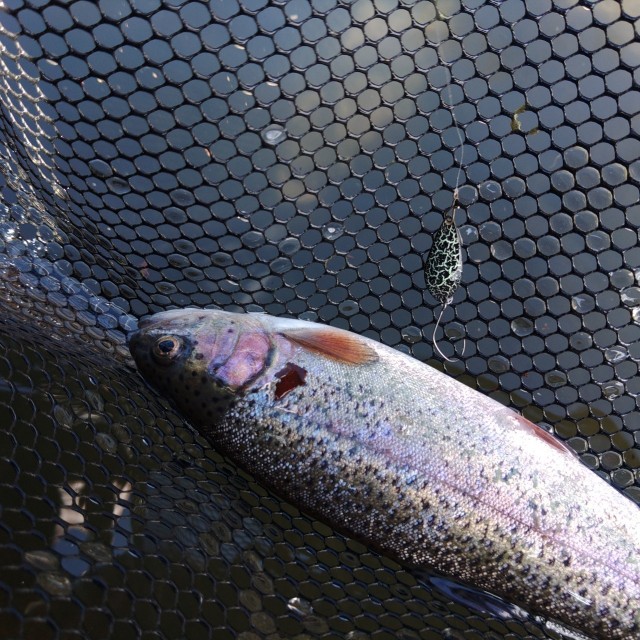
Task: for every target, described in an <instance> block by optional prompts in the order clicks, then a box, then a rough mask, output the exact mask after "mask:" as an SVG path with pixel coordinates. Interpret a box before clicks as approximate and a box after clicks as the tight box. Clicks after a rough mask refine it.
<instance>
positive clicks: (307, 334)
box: [282, 326, 378, 364]
mask: <svg viewBox="0 0 640 640" xmlns="http://www.w3.org/2000/svg"><path fill="white" fill-rule="evenodd" d="M282 335H283V336H284V337H285V338H287V339H288V340H290V341H291V342H294V343H295V344H297V345H299V346H300V347H303V348H304V349H308V350H309V351H314V352H315V353H318V354H320V355H323V356H327V357H329V358H332V359H333V360H337V361H338V362H343V363H345V364H371V363H373V362H376V361H377V360H378V354H377V353H376V351H375V349H374V348H373V347H371V346H369V345H368V344H367V343H366V342H365V341H364V339H363V338H361V337H360V336H358V335H356V334H354V333H349V332H348V331H342V330H340V329H334V328H333V327H323V326H317V327H313V326H310V327H309V328H306V327H304V328H302V327H296V328H290V329H285V330H284V331H282Z"/></svg>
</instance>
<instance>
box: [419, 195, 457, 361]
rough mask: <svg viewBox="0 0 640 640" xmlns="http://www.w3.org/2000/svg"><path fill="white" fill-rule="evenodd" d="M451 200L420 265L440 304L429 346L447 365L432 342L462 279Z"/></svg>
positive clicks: (430, 288) (428, 286)
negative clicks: (427, 252) (429, 248)
mask: <svg viewBox="0 0 640 640" xmlns="http://www.w3.org/2000/svg"><path fill="white" fill-rule="evenodd" d="M455 210H456V207H455V201H454V204H453V206H452V207H451V210H450V211H449V213H448V214H447V215H446V216H445V218H444V221H443V222H442V225H441V227H440V228H439V229H438V230H437V231H436V233H435V235H434V236H433V244H432V246H431V250H430V251H429V255H428V256H427V260H426V263H425V266H424V278H425V282H426V284H427V289H429V291H430V292H431V294H432V295H433V297H434V298H435V299H436V300H437V301H438V302H439V303H440V304H441V305H442V309H441V310H440V315H439V316H438V320H437V322H436V326H435V327H434V329H433V345H434V347H435V349H436V350H437V351H438V353H439V354H440V355H441V356H442V357H443V358H444V359H445V360H448V361H449V362H451V360H450V358H447V356H445V355H444V353H442V351H440V349H439V348H438V344H437V342H436V331H437V330H438V325H439V324H440V319H441V318H442V314H443V313H444V311H445V309H446V308H447V307H448V306H449V305H450V304H451V301H452V300H453V296H454V294H455V292H456V290H457V289H458V287H459V286H460V281H461V279H462V239H461V238H460V232H459V231H458V227H456V223H455V219H454V216H455Z"/></svg>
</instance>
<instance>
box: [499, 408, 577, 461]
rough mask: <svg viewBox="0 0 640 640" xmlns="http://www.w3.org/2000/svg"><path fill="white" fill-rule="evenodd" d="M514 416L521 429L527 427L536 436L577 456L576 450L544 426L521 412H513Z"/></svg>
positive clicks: (564, 451)
mask: <svg viewBox="0 0 640 640" xmlns="http://www.w3.org/2000/svg"><path fill="white" fill-rule="evenodd" d="M511 413H512V414H513V417H514V418H515V419H516V420H517V424H518V426H519V427H520V428H521V429H526V430H527V431H528V432H529V433H532V434H533V435H534V436H536V437H538V438H540V439H541V440H544V442H546V443H547V444H550V445H551V446H552V447H555V448H556V449H558V450H559V451H562V452H563V453H568V454H570V455H571V456H573V457H575V456H576V452H575V451H574V450H573V449H572V448H571V447H569V446H568V445H566V444H564V442H562V441H560V440H558V439H557V438H555V437H554V436H552V435H551V434H550V433H549V432H548V431H545V430H544V429H543V428H542V427H539V426H538V425H537V424H534V423H533V422H530V421H529V420H527V419H526V418H525V417H524V416H521V415H520V414H519V413H515V412H514V411H512V412H511Z"/></svg>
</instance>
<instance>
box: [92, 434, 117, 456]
mask: <svg viewBox="0 0 640 640" xmlns="http://www.w3.org/2000/svg"><path fill="white" fill-rule="evenodd" d="M95 440H96V442H97V443H98V445H99V446H100V448H101V449H103V450H104V451H106V452H107V453H115V452H116V450H117V448H118V443H117V442H116V441H115V439H114V438H112V437H111V436H110V435H109V434H107V433H99V434H97V435H96V438H95Z"/></svg>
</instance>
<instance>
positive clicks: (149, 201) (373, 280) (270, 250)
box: [0, 0, 640, 640]
mask: <svg viewBox="0 0 640 640" xmlns="http://www.w3.org/2000/svg"><path fill="white" fill-rule="evenodd" d="M1 7H2V8H1V9H0V105H1V111H0V172H1V175H0V183H1V192H2V201H1V203H0V327H1V330H2V333H1V334H0V335H1V336H2V338H1V340H0V416H1V421H0V424H1V425H2V428H1V429H0V568H1V571H0V637H2V638H36V637H37V638H71V637H86V638H92V639H93V638H106V637H118V638H121V639H122V640H124V639H125V638H138V637H143V638H152V637H153V638H177V637H180V638H189V639H192V638H193V639H196V638H209V637H215V638H216V640H218V639H219V638H220V639H224V638H241V639H242V640H253V639H254V638H272V639H275V638H300V639H302V638H305V639H306V638H349V640H362V639H364V638H377V639H382V638H392V637H393V638H443V637H444V638H455V639H459V638H463V639H465V640H466V639H469V640H475V639H476V638H477V639H480V638H482V639H490V640H495V639H498V638H514V639H515V638H545V637H549V638H557V637H559V636H558V634H557V632H556V631H554V630H553V629H550V628H548V627H547V628H543V627H541V626H540V625H537V624H534V622H533V621H528V622H523V621H522V620H519V619H511V620H509V619H507V620H503V619H500V618H499V617H492V616H490V615H482V614H479V613H476V612H475V611H474V610H473V609H470V608H468V607H466V606H464V605H463V604H460V603H456V602H453V601H451V600H450V599H449V597H448V596H447V591H446V589H438V590H432V589H431V588H430V587H429V583H428V582H427V581H426V580H424V579H423V580H421V579H420V577H419V576H414V575H412V574H411V573H409V572H408V571H406V570H405V569H403V568H401V567H399V566H398V565H396V564H395V563H393V562H391V561H389V560H387V559H385V558H383V557H381V556H379V555H377V554H376V553H374V552H372V551H370V550H368V549H366V548H365V547H363V546H362V545H361V544H359V543H357V542H355V541H353V540H349V539H347V538H344V537H343V536H340V535H338V534H336V533H334V532H333V531H331V530H330V529H328V528H327V527H326V526H324V525H323V524H321V523H318V522H315V521H313V520H311V519H309V518H307V517H305V516H304V515H302V514H300V513H299V512H298V511H297V510H296V509H295V508H293V507H292V506H290V505H287V504H285V503H283V502H282V501H280V500H279V499H278V498H277V497H275V496H273V495H271V494H270V493H269V492H267V491H266V490H264V489H263V488H262V487H260V486H259V485H257V484H256V483H255V482H254V481H253V480H252V479H251V478H250V477H249V476H247V475H246V474H244V473H241V472H239V471H238V470H237V469H236V468H235V467H234V466H232V465H230V464H229V463H228V462H227V461H225V460H224V459H223V458H222V457H221V456H219V455H218V454H217V453H216V452H215V450H213V449H212V448H211V447H210V446H209V445H208V443H207V442H206V441H204V440H203V439H202V438H201V437H200V436H198V435H197V434H196V432H195V431H194V430H192V429H191V428H190V427H189V425H187V424H185V422H184V421H183V420H182V419H181V417H180V416H179V415H178V414H177V413H176V412H175V411H174V410H173V409H172V407H171V406H170V405H169V404H168V403H167V402H166V401H165V400H164V399H162V398H159V397H158V396H157V395H156V394H154V393H153V392H152V391H151V390H150V389H149V388H148V387H147V386H146V385H145V384H144V383H143V382H142V380H141V379H140V377H139V376H138V374H137V373H136V372H135V371H134V370H133V369H132V368H131V363H130V360H129V356H128V351H127V349H126V344H125V343H126V335H127V333H128V332H129V331H130V330H132V329H134V328H135V326H136V319H137V318H139V317H141V316H143V315H145V314H147V313H151V312H156V311H160V310H163V309H167V308H171V307H184V306H207V305H208V306H216V307H219V308H223V309H226V310H230V311H241V310H242V311H257V310H264V311H266V312H268V313H270V314H273V315H279V316H280V315H288V316H293V317H299V318H303V319H310V320H319V321H321V322H325V323H328V324H332V325H334V326H338V327H342V328H347V329H351V330H353V331H355V332H357V333H361V334H363V335H367V336H369V337H373V338H375V339H377V340H380V341H382V342H384V343H385V344H387V345H390V346H393V347H396V348H398V349H401V350H402V351H404V352H406V353H411V354H412V355H414V356H415V357H416V358H418V359H420V360H424V361H426V360H431V361H432V363H433V362H435V360H433V358H434V351H433V343H432V333H433V329H434V326H435V321H436V319H437V314H438V312H439V308H438V306H437V300H436V299H435V298H433V297H432V296H431V294H430V293H429V292H428V291H427V290H426V288H425V280H424V259H425V256H426V255H427V254H428V252H429V249H430V247H431V243H432V238H433V235H434V233H435V232H436V231H437V230H438V229H439V228H440V227H441V225H442V221H443V218H444V216H445V215H446V214H447V212H448V211H449V210H450V208H451V205H452V196H453V192H454V190H455V189H456V188H457V189H458V206H459V207H460V209H459V210H458V212H457V214H456V224H457V226H458V229H459V232H460V237H461V239H462V245H463V246H462V252H463V262H464V264H463V273H462V283H461V286H460V288H459V289H458V290H457V292H456V293H455V295H454V299H453V302H452V304H451V305H450V306H449V307H448V308H447V309H446V310H445V312H444V315H443V318H442V322H441V327H442V328H443V329H444V333H445V335H446V338H447V339H446V340H442V339H441V340H440V341H439V345H440V348H441V349H442V350H443V352H444V354H445V355H446V356H447V357H449V358H451V359H452V360H453V361H452V362H445V363H443V365H439V366H444V369H445V370H446V372H447V373H448V374H449V375H452V376H454V377H457V378H459V379H460V380H462V381H464V382H466V383H468V384H470V385H472V386H475V387H477V388H479V389H481V390H482V391H483V392H485V393H487V394H488V395H490V396H492V397H494V398H496V399H497V400H499V401H500V402H502V403H504V404H506V405H509V406H512V407H514V408H516V409H518V410H520V411H522V412H523V413H524V415H525V416H526V417H527V418H528V419H530V420H532V421H534V422H537V423H543V424H546V425H549V426H550V427H553V430H554V431H555V433H556V434H557V435H558V436H559V437H560V438H562V439H563V440H566V441H568V442H569V444H570V445H571V446H572V447H573V448H574V449H575V450H576V451H577V452H578V454H579V455H580V456H581V458H582V459H583V461H584V462H585V463H586V464H587V465H588V466H590V467H592V468H594V469H595V470H596V472H597V473H599V474H601V475H603V476H605V477H607V478H609V479H610V480H611V482H612V483H613V484H614V486H616V487H617V488H618V489H619V490H620V491H621V492H623V493H625V494H626V495H627V496H628V497H629V498H630V499H632V500H635V501H636V502H638V501H640V491H639V488H638V484H639V482H638V478H637V469H638V468H639V467H640V451H639V449H638V443H637V442H636V436H635V434H636V430H637V429H638V427H640V413H639V412H638V408H637V396H638V391H639V387H640V377H639V376H638V375H637V373H638V360H640V324H639V323H640V282H639V280H640V248H639V247H638V246H637V245H638V227H639V226H640V206H639V205H638V200H639V198H638V196H639V193H640V192H639V184H640V182H639V180H640V141H639V140H638V132H639V130H640V93H639V92H638V90H637V82H638V74H639V73H640V71H639V69H640V42H639V41H638V35H637V33H636V30H635V26H636V24H637V20H638V18H640V8H638V5H637V3H636V2H634V1H633V0H623V1H622V2H616V1H613V0H600V1H598V2H584V3H578V2H575V1H571V0H558V1H557V2H551V1H544V2H539V3H530V2H523V1H521V0H506V1H505V2H490V1H482V0H467V1H464V2H458V1H455V0H448V1H440V0H438V1H437V2H435V3H433V2H428V1H424V0H422V1H418V2H412V1H404V2H403V1H396V0H378V1H375V2H372V1H370V0H357V1H356V2H338V1H337V0H317V1H315V0H314V1H312V2H308V1H307V0H290V1H289V2H275V1H271V2H266V0H246V1H243V2H236V1H235V0H213V1H211V2H181V1H176V0H166V1H165V2H164V3H161V2H160V0H138V1H135V0H131V1H130V2H125V1H121V0H113V1H111V0H109V1H108V2H100V3H92V2H86V1H83V0H79V1H77V2H73V1H70V2H43V1H36V0H33V1H32V2H26V1H22V0H4V1H3V2H2V3H1ZM434 314H435V315H434ZM439 334H440V335H436V338H438V337H439V338H442V332H441V330H440V329H439ZM465 341H466V344H465V348H464V350H463V349H462V346H463V343H464V342H465ZM449 593H451V591H449Z"/></svg>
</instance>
